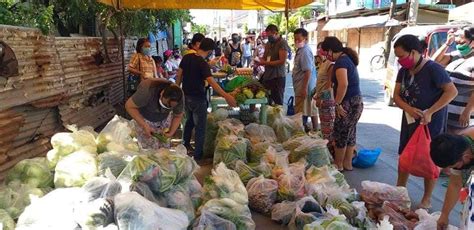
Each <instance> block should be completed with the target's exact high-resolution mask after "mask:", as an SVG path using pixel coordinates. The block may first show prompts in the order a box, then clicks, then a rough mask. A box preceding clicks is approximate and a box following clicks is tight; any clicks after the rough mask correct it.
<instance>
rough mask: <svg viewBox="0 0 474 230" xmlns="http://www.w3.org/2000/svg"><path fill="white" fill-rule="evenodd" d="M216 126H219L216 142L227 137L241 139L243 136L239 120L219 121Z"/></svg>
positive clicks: (241, 124) (243, 127)
mask: <svg viewBox="0 0 474 230" xmlns="http://www.w3.org/2000/svg"><path fill="white" fill-rule="evenodd" d="M217 125H218V126H219V130H218V131H217V135H216V141H218V140H219V139H220V138H222V137H224V136H228V135H235V136H238V137H243V136H244V134H245V131H244V129H245V126H244V124H243V123H242V122H241V121H240V120H237V119H234V118H231V119H226V120H223V121H219V122H217Z"/></svg>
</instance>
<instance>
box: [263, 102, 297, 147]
mask: <svg viewBox="0 0 474 230" xmlns="http://www.w3.org/2000/svg"><path fill="white" fill-rule="evenodd" d="M267 114H268V119H267V120H268V124H269V125H270V126H271V127H272V128H273V130H274V131H275V134H276V136H277V140H278V142H281V143H283V142H285V141H287V140H288V139H290V138H291V137H293V136H295V135H304V129H303V120H302V119H303V118H302V114H296V115H293V116H290V117H288V116H285V111H284V110H283V107H281V106H276V107H269V108H268V110H267Z"/></svg>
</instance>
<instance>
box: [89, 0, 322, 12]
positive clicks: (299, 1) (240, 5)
mask: <svg viewBox="0 0 474 230" xmlns="http://www.w3.org/2000/svg"><path fill="white" fill-rule="evenodd" d="M97 1H99V2H102V3H104V4H107V5H110V6H114V7H115V8H117V9H123V8H127V9H234V10H284V9H286V8H288V9H296V8H298V7H302V6H305V5H307V4H309V3H312V2H313V0H230V1H229V0H97ZM286 6H287V7H286Z"/></svg>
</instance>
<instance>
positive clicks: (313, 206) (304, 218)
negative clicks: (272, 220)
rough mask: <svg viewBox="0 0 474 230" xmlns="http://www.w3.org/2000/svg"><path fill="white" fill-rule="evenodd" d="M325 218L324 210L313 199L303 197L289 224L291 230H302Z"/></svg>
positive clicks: (297, 204)
mask: <svg viewBox="0 0 474 230" xmlns="http://www.w3.org/2000/svg"><path fill="white" fill-rule="evenodd" d="M322 217H323V208H322V207H321V206H320V205H319V204H318V202H317V201H316V200H315V199H314V198H313V197H312V196H307V197H303V198H301V199H300V200H298V201H297V202H296V208H295V213H294V215H293V217H292V218H291V220H290V223H289V224H288V227H289V229H290V230H294V229H297V230H302V229H303V228H304V226H305V225H307V224H311V223H313V222H314V221H316V220H317V219H319V218H322Z"/></svg>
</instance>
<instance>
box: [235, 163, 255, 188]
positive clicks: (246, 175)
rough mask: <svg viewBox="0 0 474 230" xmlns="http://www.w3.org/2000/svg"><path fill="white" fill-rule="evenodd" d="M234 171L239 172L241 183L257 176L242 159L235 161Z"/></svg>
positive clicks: (245, 182)
mask: <svg viewBox="0 0 474 230" xmlns="http://www.w3.org/2000/svg"><path fill="white" fill-rule="evenodd" d="M235 171H236V172H237V173H238V174H239V177H240V179H241V180H242V183H244V185H245V184H247V182H249V180H250V179H252V178H255V177H258V175H259V173H258V172H257V171H256V170H254V169H253V168H251V167H250V166H248V165H247V164H245V163H244V162H243V161H241V160H238V161H237V162H236V163H235Z"/></svg>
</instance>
